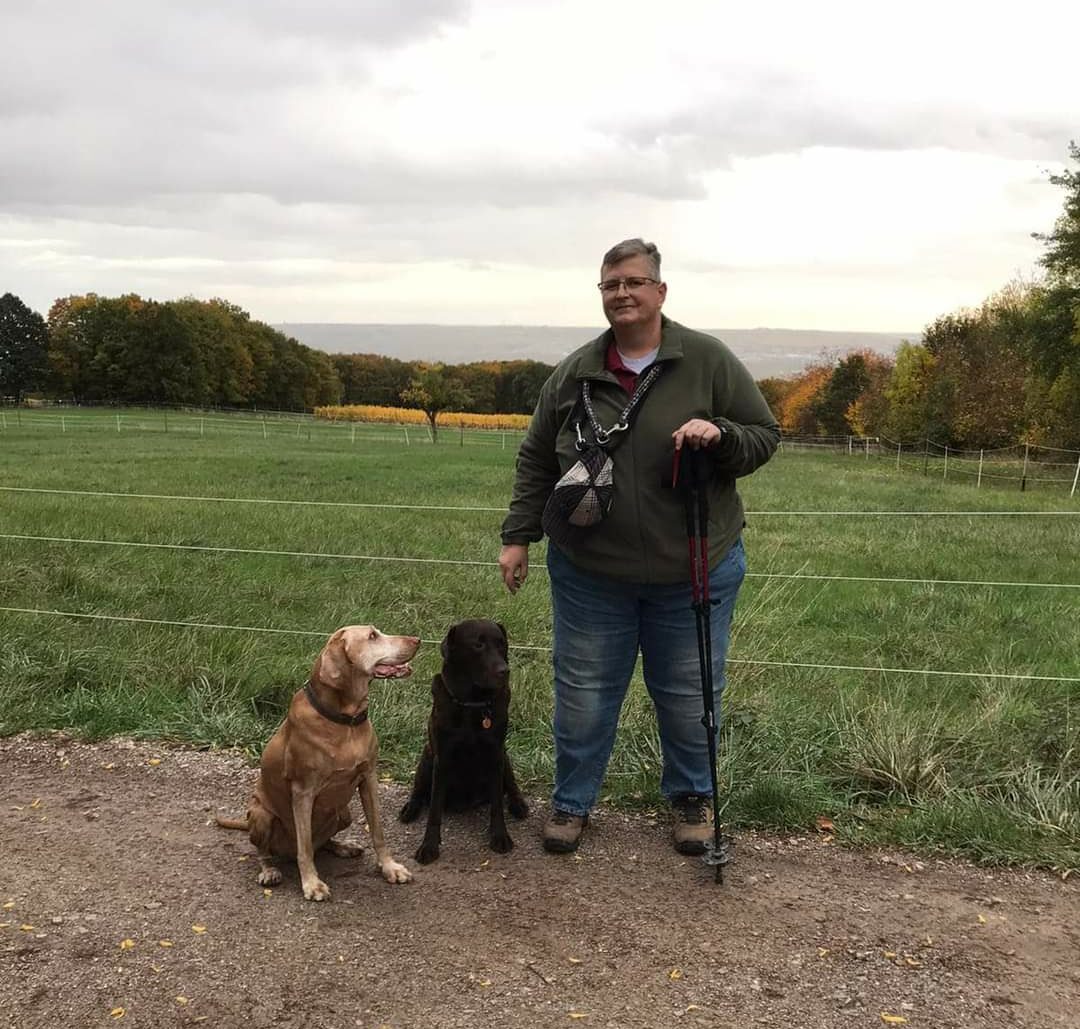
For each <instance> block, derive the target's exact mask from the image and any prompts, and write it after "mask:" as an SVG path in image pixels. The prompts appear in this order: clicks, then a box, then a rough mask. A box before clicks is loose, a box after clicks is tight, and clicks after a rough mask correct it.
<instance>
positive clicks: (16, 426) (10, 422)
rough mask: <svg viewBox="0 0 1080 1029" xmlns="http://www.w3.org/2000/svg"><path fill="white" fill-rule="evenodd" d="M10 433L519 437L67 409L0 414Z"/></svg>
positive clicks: (508, 445) (264, 415)
mask: <svg viewBox="0 0 1080 1029" xmlns="http://www.w3.org/2000/svg"><path fill="white" fill-rule="evenodd" d="M16 430H22V431H31V432H41V433H49V434H52V433H59V434H61V435H64V434H67V433H76V434H77V433H87V432H93V433H131V432H149V433H164V434H170V433H171V434H176V435H180V436H186V437H189V438H199V439H204V438H206V437H220V436H232V437H246V438H252V439H257V438H260V437H261V438H262V439H264V440H267V441H270V440H280V439H282V438H283V437H291V438H294V439H297V440H303V441H306V442H309V443H310V442H320V443H333V444H356V443H358V442H359V443H390V444H398V445H401V446H406V447H410V446H430V445H431V444H434V443H440V444H456V445H458V446H462V447H464V446H484V447H499V448H501V449H503V450H513V451H516V450H517V447H518V445H519V444H520V442H521V440H522V439H523V438H524V436H525V432H524V430H523V429H479V428H465V427H464V426H446V425H440V426H438V428H437V432H436V433H435V434H433V433H432V431H431V429H430V427H429V426H427V425H424V424H416V423H411V424H394V423H384V422H344V421H333V420H330V419H324V418H316V417H315V416H314V415H311V414H307V413H303V412H290V411H243V410H235V411H230V410H228V409H222V408H212V409H201V408H197V407H185V406H180V405H177V406H168V405H163V406H160V407H143V406H139V407H114V408H109V409H105V408H81V407H74V406H71V405H67V406H65V405H58V404H57V405H50V406H44V405H43V406H35V407H32V408H26V407H14V408H9V409H0V433H4V432H11V431H16Z"/></svg>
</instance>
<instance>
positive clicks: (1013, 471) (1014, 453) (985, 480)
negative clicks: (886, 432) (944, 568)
mask: <svg viewBox="0 0 1080 1029" xmlns="http://www.w3.org/2000/svg"><path fill="white" fill-rule="evenodd" d="M780 450H781V453H783V452H785V451H786V452H792V453H798V452H799V451H814V452H819V453H820V452H822V451H826V452H830V453H837V454H846V455H847V456H848V457H851V458H859V459H862V460H864V461H872V462H875V463H877V464H879V465H880V464H886V465H888V466H890V467H892V468H894V469H895V470H896V471H897V472H902V471H907V472H913V473H916V474H921V475H923V476H924V477H928V478H936V479H941V480H942V481H952V482H963V483H967V484H969V485H973V486H974V487H975V488H976V489H982V488H983V487H984V486H985V487H987V488H989V487H994V486H1003V487H1007V488H1013V489H1019V490H1020V491H1021V492H1025V491H1027V490H1031V489H1055V490H1056V489H1063V490H1064V491H1066V492H1067V493H1068V495H1069V496H1070V497H1075V496H1076V495H1077V488H1078V485H1080V451H1077V450H1065V449H1063V448H1060V447H1046V446H1042V445H1039V444H1035V443H1018V444H1015V445H1013V446H1007V447H986V448H980V449H977V450H973V449H968V450H965V449H962V448H959V447H950V446H949V445H948V444H947V443H938V442H936V441H935V440H932V439H921V440H916V441H914V442H909V443H904V442H901V441H899V440H892V439H889V438H888V437H886V436H785V437H784V440H783V442H782V443H781V446H780Z"/></svg>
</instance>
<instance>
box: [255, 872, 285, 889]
mask: <svg viewBox="0 0 1080 1029" xmlns="http://www.w3.org/2000/svg"><path fill="white" fill-rule="evenodd" d="M279 882H281V870H280V869H277V868H264V869H263V870H262V871H261V872H260V873H259V885H260V886H277V884H278V883H279Z"/></svg>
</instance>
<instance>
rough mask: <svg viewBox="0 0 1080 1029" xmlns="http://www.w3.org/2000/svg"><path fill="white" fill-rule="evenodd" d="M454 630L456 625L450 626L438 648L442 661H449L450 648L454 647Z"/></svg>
mask: <svg viewBox="0 0 1080 1029" xmlns="http://www.w3.org/2000/svg"><path fill="white" fill-rule="evenodd" d="M456 628H457V626H456V625H451V626H450V628H449V629H448V630H447V632H446V636H445V637H444V639H443V641H442V644H441V645H440V646H439V650H440V652H441V653H442V659H443V660H444V661H449V660H450V648H451V647H452V646H453V645H454V630H455V629H456Z"/></svg>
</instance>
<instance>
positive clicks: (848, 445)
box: [847, 436, 851, 457]
mask: <svg viewBox="0 0 1080 1029" xmlns="http://www.w3.org/2000/svg"><path fill="white" fill-rule="evenodd" d="M847 456H848V457H851V437H850V436H848V438H847Z"/></svg>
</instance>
